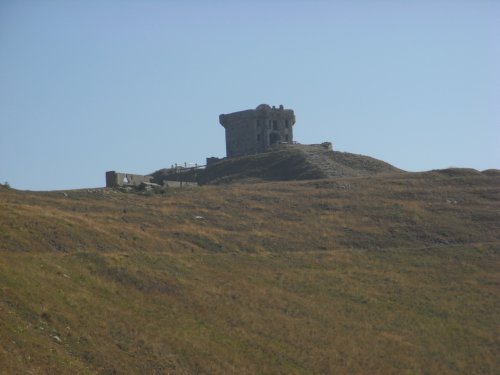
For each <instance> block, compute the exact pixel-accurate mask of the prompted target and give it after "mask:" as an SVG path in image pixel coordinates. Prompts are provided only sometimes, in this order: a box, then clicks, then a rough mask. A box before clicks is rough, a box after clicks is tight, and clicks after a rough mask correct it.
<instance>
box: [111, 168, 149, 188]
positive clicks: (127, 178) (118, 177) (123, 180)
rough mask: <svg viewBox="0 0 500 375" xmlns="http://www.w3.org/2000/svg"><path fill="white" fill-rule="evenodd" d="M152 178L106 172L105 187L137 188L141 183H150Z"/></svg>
mask: <svg viewBox="0 0 500 375" xmlns="http://www.w3.org/2000/svg"><path fill="white" fill-rule="evenodd" d="M151 179H152V176H143V175H139V174H131V173H118V172H115V171H108V172H106V187H117V186H139V185H140V184H141V183H143V182H151Z"/></svg>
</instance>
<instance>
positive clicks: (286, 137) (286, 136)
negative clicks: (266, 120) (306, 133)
mask: <svg viewBox="0 0 500 375" xmlns="http://www.w3.org/2000/svg"><path fill="white" fill-rule="evenodd" d="M285 141H287V142H288V134H287V135H285Z"/></svg>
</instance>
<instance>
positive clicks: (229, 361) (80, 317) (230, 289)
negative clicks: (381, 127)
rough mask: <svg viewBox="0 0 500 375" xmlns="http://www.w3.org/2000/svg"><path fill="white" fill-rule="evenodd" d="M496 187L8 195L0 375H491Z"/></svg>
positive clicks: (415, 177)
mask: <svg viewBox="0 0 500 375" xmlns="http://www.w3.org/2000/svg"><path fill="white" fill-rule="evenodd" d="M277 169H279V168H277ZM304 173H306V171H305V172H304ZM499 186H500V176H499V175H498V173H496V172H495V171H488V172H487V173H486V172H485V173H480V172H477V171H467V170H446V171H433V172H427V173H415V174H410V173H400V174H393V175H387V174H386V175H383V174H382V175H372V176H365V177H345V176H344V177H338V178H336V179H322V180H305V181H288V182H265V183H254V184H229V185H227V184H223V185H207V186H202V187H198V188H190V189H184V190H169V191H167V192H166V193H165V194H158V195H154V194H149V195H148V194H135V193H123V192H119V191H116V190H111V189H90V190H79V191H65V192H45V193H41V192H39V193H34V192H21V191H16V190H13V189H7V188H4V187H0V364H1V370H0V372H3V373H6V374H18V373H27V374H28V373H31V374H59V373H60V374H70V373H73V374H74V373H78V374H94V373H101V374H127V373H134V374H144V373H146V374H168V373H170V374H193V373H194V374H195V373H200V374H205V373H206V374H221V373H228V374H234V373H239V374H257V373H259V374H276V373H286V374H325V373H346V374H347V373H348V374H356V373H358V374H457V373H461V374H495V373H498V372H499V370H500V362H499V358H500V356H499V354H500V350H499V349H500V342H499V339H498V337H499V335H498V320H499V316H500V304H499V302H498V301H499V296H500V289H499V282H500V274H499V272H498V270H499V269H500V268H499V266H500V262H499V259H500V257H499V255H500V246H499V244H500V228H499V226H500V225H499V224H500V191H499V188H498V187H499Z"/></svg>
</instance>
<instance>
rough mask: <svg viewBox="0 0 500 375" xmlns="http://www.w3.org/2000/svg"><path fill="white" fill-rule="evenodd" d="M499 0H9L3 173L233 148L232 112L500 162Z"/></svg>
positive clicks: (4, 36) (362, 147)
mask: <svg viewBox="0 0 500 375" xmlns="http://www.w3.org/2000/svg"><path fill="white" fill-rule="evenodd" d="M499 19H500V1H486V0H485V1H481V0H470V1H460V0H453V1H445V0H432V1H426V0H419V1H403V0H401V1H397V0H387V1H382V0H380V1H377V0H366V1H362V0H357V1H347V0H346V1H320V0H317V1H314V0H312V1H306V0H303V1H300V0H288V1H285V0H268V1H262V0H254V1H238V0H233V1H229V0H228V1H221V0H219V1H218V0H214V1H194V0H193V1H189V0H185V1H180V0H178V1H175V0H172V1H167V0H165V1H160V0H156V1H154V0H143V1H139V0H137V1H131V0H115V1H111V0H86V1H83V0H82V1H57V0H52V1H48V0H47V1H44V0H36V1H25V0H12V1H10V0H0V183H4V182H8V183H9V185H10V186H11V187H14V188H16V189H22V190H64V189H77V188H86V187H99V186H104V185H105V178H104V177H105V172H106V171H108V170H115V171H119V172H129V173H137V174H148V173H151V172H153V171H155V170H158V169H160V168H164V167H169V166H171V165H172V164H175V163H184V162H187V163H198V164H204V162H205V158H206V157H210V156H217V157H224V156H225V138H224V128H223V127H222V126H221V125H220V124H219V123H218V116H219V114H221V113H231V112H235V111H240V110H245V109H251V108H255V107H256V106H258V105H259V104H261V103H267V104H270V105H275V106H278V105H280V104H283V105H284V106H285V108H291V109H293V110H294V111H295V115H296V119H297V121H296V124H295V126H294V140H296V141H298V142H300V143H303V144H310V143H321V142H324V141H329V142H332V144H333V148H334V149H335V150H338V151H345V152H352V153H357V154H364V155H368V156H372V157H375V158H378V159H382V160H384V161H386V162H388V163H391V164H393V165H395V166H396V167H399V168H402V169H404V170H408V171H423V170H431V169H440V168H448V167H466V168H475V169H478V170H484V169H489V168H500V105H499V104H500V22H498V20H499Z"/></svg>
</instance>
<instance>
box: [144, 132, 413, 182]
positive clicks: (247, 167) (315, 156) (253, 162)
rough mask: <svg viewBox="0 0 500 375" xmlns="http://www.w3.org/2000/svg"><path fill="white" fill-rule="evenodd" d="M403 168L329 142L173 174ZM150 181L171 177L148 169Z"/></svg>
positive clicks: (209, 177) (224, 178) (217, 178)
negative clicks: (340, 149) (336, 146)
mask: <svg viewBox="0 0 500 375" xmlns="http://www.w3.org/2000/svg"><path fill="white" fill-rule="evenodd" d="M402 172H404V171H402V170H400V169H398V168H396V167H394V166H392V165H390V164H388V163H386V162H384V161H382V160H378V159H375V158H372V157H369V156H365V155H358V154H352V153H349V152H339V151H332V149H331V143H329V142H325V143H323V144H318V145H301V144H282V145H279V147H275V148H272V149H271V150H269V151H266V152H261V153H258V154H254V155H245V156H240V157H232V158H224V159H220V160H219V161H218V162H216V163H213V164H212V165H210V166H208V167H207V168H206V169H205V170H191V169H189V168H188V169H187V170H186V172H184V173H181V174H179V175H177V176H175V178H178V179H182V180H185V181H197V182H198V183H200V184H202V185H204V184H220V183H231V182H251V183H255V182H264V181H290V180H310V179H320V178H338V177H359V176H374V175H377V174H381V173H384V174H390V173H402ZM151 175H152V176H153V182H155V183H157V184H162V182H163V180H168V179H171V178H172V175H171V174H170V170H169V169H161V170H158V171H156V172H153V173H151Z"/></svg>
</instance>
